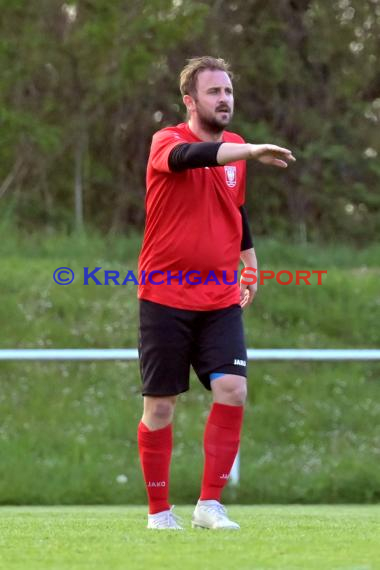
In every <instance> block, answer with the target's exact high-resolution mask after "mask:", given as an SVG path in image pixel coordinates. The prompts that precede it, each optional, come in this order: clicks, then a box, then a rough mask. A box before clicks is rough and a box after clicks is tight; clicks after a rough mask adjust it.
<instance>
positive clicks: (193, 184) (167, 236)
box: [138, 123, 246, 311]
mask: <svg viewBox="0 0 380 570" xmlns="http://www.w3.org/2000/svg"><path fill="white" fill-rule="evenodd" d="M195 142H202V141H201V140H200V139H199V138H198V137H196V136H195V135H194V133H193V132H192V131H191V130H190V128H189V126H188V124H187V123H181V124H179V125H177V126H176V127H168V128H165V129H162V130H160V131H158V132H157V133H156V134H155V135H154V136H153V140H152V146H151V150H150V155H149V160H148V167H147V192H146V200H145V205H146V226H145V233H144V241H143V244H142V249H141V253H140V258H139V287H138V297H139V299H146V300H148V301H154V302H156V303H161V304H163V305H167V306H169V307H176V308H179V309H189V310H197V311H208V310H214V309H221V308H224V307H228V306H230V305H233V304H236V303H239V302H240V293H239V280H238V279H235V281H236V282H235V283H233V281H234V277H236V273H234V272H237V270H238V266H239V258H240V245H241V237H242V220H241V214H240V211H239V207H240V206H242V205H243V204H244V202H245V184H246V162H245V160H240V161H237V162H232V163H230V164H228V165H225V166H216V167H215V166H213V167H204V168H191V169H186V170H183V171H181V172H172V171H171V170H170V169H169V165H168V159H169V155H170V152H171V151H172V149H173V148H174V147H175V146H177V145H178V144H182V143H195ZM223 142H234V143H244V140H243V139H242V138H241V137H240V136H239V135H237V134H235V133H231V132H228V131H224V133H223ZM152 272H156V273H155V274H153V273H152ZM159 272H160V273H159ZM210 272H213V273H210ZM168 276H169V277H168ZM176 277H177V279H176ZM214 277H216V279H214ZM227 281H228V282H229V283H230V284H228V283H227ZM156 283H158V284H156ZM231 283H232V284H231Z"/></svg>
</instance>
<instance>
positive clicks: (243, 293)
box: [240, 282, 257, 309]
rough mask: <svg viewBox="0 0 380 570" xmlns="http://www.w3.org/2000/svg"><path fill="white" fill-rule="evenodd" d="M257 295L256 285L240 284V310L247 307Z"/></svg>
mask: <svg viewBox="0 0 380 570" xmlns="http://www.w3.org/2000/svg"><path fill="white" fill-rule="evenodd" d="M256 293H257V283H255V284H254V285H252V284H251V285H245V284H244V283H241V282H240V306H241V308H242V309H244V308H245V307H248V306H249V305H250V304H251V303H252V301H253V299H254V297H255V295H256Z"/></svg>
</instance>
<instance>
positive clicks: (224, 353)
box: [138, 300, 247, 396]
mask: <svg viewBox="0 0 380 570" xmlns="http://www.w3.org/2000/svg"><path fill="white" fill-rule="evenodd" d="M138 347H139V358H140V371H141V377H142V382H143V388H142V393H143V395H144V396H173V395H176V394H180V393H181V392H186V391H187V390H188V389H189V376H190V365H191V366H192V367H193V369H194V371H195V373H196V374H197V376H198V378H199V380H200V381H201V382H202V384H203V385H204V387H205V388H207V389H208V390H210V389H211V387H210V374H211V373H213V372H224V373H226V374H237V375H239V376H246V375H247V351H246V348H245V341H244V330H243V321H242V309H241V307H240V305H231V306H230V307H226V308H224V309H217V310H214V311H188V310H185V309H176V308H173V307H167V306H166V305H161V304H159V303H153V302H151V301H145V300H140V327H139V342H138Z"/></svg>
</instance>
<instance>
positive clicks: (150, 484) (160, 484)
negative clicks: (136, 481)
mask: <svg viewBox="0 0 380 570" xmlns="http://www.w3.org/2000/svg"><path fill="white" fill-rule="evenodd" d="M148 487H166V481H148Z"/></svg>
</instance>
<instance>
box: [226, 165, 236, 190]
mask: <svg viewBox="0 0 380 570" xmlns="http://www.w3.org/2000/svg"><path fill="white" fill-rule="evenodd" d="M224 172H225V173H226V182H227V186H228V187H229V188H234V187H235V186H236V166H225V167H224Z"/></svg>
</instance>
